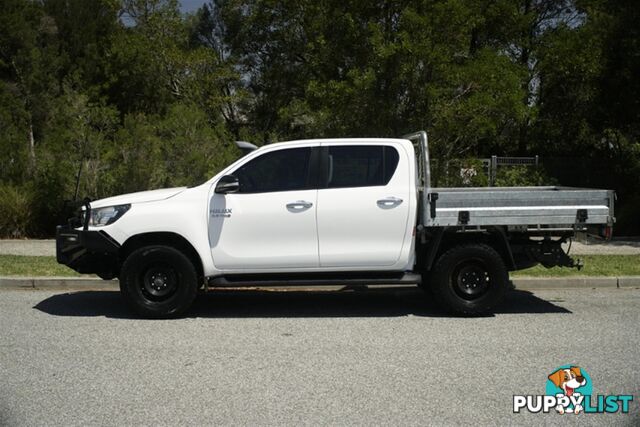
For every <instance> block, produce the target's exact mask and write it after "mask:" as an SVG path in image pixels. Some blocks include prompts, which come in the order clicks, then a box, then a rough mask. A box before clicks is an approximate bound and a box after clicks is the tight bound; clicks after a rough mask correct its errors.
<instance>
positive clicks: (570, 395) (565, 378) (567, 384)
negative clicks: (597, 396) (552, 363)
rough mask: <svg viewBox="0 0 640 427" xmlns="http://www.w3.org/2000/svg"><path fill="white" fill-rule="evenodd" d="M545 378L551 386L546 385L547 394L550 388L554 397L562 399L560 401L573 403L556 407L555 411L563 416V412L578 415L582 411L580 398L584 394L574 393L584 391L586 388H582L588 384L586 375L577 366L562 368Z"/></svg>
mask: <svg viewBox="0 0 640 427" xmlns="http://www.w3.org/2000/svg"><path fill="white" fill-rule="evenodd" d="M547 378H548V379H549V381H550V382H551V384H548V385H547V394H550V393H548V392H549V391H550V388H552V389H553V390H555V393H554V394H555V396H556V397H558V398H562V400H564V401H566V402H567V403H569V402H572V403H573V404H567V405H558V406H557V407H556V410H557V411H558V412H559V413H561V414H564V413H565V412H569V413H571V412H573V413H575V414H578V413H580V412H581V411H582V410H583V406H582V405H581V404H580V403H582V398H581V397H582V396H583V395H584V394H585V393H580V392H576V389H581V391H586V388H584V387H585V386H587V383H588V381H587V375H586V373H583V372H582V370H581V369H580V368H579V367H578V366H564V367H561V368H559V369H557V370H556V371H555V372H553V373H552V374H550V375H549V376H548V377H547ZM550 386H551V387H550ZM583 388H584V389H583ZM589 388H590V387H589ZM589 394H590V393H589ZM574 402H575V403H574ZM578 402H580V403H578Z"/></svg>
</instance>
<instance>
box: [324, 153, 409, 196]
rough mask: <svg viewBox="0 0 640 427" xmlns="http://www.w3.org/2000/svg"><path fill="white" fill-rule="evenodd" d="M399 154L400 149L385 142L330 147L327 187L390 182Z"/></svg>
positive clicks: (378, 184)
mask: <svg viewBox="0 0 640 427" xmlns="http://www.w3.org/2000/svg"><path fill="white" fill-rule="evenodd" d="M399 159H400V157H399V155H398V150H396V149H395V148H394V147H390V146H382V145H337V146H332V147H329V159H328V160H329V161H328V169H329V170H328V173H327V175H328V177H327V178H328V179H327V188H346V187H373V186H381V185H387V184H388V183H389V181H390V180H391V177H392V176H393V174H394V172H395V171H396V168H397V167H398V161H399Z"/></svg>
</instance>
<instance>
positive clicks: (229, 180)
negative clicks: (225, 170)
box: [215, 175, 240, 194]
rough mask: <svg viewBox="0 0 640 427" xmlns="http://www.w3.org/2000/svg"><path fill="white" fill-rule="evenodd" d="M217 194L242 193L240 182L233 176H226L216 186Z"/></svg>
mask: <svg viewBox="0 0 640 427" xmlns="http://www.w3.org/2000/svg"><path fill="white" fill-rule="evenodd" d="M215 191H216V193H218V194H228V193H237V192H238V191H240V181H238V177H235V176H233V175H225V176H223V177H222V178H220V180H219V181H218V183H217V184H216V190H215Z"/></svg>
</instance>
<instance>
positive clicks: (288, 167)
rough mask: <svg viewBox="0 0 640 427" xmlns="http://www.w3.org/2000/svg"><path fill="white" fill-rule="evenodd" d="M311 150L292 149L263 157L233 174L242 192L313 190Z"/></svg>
mask: <svg viewBox="0 0 640 427" xmlns="http://www.w3.org/2000/svg"><path fill="white" fill-rule="evenodd" d="M310 156H311V148H309V147H305V148H291V149H287V150H278V151H272V152H270V153H266V154H263V155H262V156H260V157H257V158H255V159H253V160H251V161H250V162H248V163H246V164H244V165H242V166H241V167H240V168H238V169H236V171H235V172H234V173H233V174H234V175H235V176H237V177H238V181H239V182H240V191H239V192H240V193H270V192H274V191H294V190H306V189H310V188H313V186H312V185H310V179H309V158H310Z"/></svg>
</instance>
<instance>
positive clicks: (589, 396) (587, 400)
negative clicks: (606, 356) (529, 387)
mask: <svg viewBox="0 0 640 427" xmlns="http://www.w3.org/2000/svg"><path fill="white" fill-rule="evenodd" d="M631 402H633V396H632V395H630V394H612V395H593V386H592V384H591V377H590V376H589V374H588V373H587V372H586V371H585V370H584V369H582V368H580V367H579V366H575V365H563V366H560V367H559V368H558V369H556V370H554V371H553V372H552V373H550V374H549V375H548V376H547V383H546V389H545V394H544V395H514V396H513V412H514V413H516V414H517V413H520V412H521V411H524V410H526V411H529V412H532V413H539V412H543V413H545V414H546V413H549V412H551V411H554V412H557V413H558V414H576V415H577V414H580V413H585V414H615V413H618V412H620V413H623V414H626V413H629V407H630V405H631Z"/></svg>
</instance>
